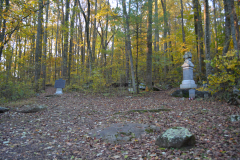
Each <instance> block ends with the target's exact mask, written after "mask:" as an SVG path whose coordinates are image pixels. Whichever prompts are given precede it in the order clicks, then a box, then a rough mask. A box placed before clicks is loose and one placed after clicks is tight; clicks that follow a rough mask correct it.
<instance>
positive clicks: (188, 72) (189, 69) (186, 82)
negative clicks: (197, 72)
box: [180, 52, 197, 89]
mask: <svg viewBox="0 0 240 160" xmlns="http://www.w3.org/2000/svg"><path fill="white" fill-rule="evenodd" d="M183 58H184V59H185V61H184V64H183V65H182V68H183V81H182V84H181V85H180V88H181V89H191V88H197V85H196V84H195V81H194V80H193V67H194V65H193V63H192V54H191V52H185V54H184V56H183Z"/></svg>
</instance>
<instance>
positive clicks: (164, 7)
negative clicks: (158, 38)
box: [161, 0, 168, 75]
mask: <svg viewBox="0 0 240 160" xmlns="http://www.w3.org/2000/svg"><path fill="white" fill-rule="evenodd" d="M161 3H162V8H163V19H164V31H163V38H164V41H165V42H164V48H163V50H164V63H165V66H164V75H166V74H167V64H166V61H167V60H166V59H167V42H166V39H167V31H168V28H167V25H168V24H167V10H166V0H161Z"/></svg>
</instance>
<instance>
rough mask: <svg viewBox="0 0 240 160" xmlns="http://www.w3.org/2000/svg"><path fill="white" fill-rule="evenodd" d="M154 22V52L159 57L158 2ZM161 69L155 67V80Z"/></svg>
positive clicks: (156, 0)
mask: <svg viewBox="0 0 240 160" xmlns="http://www.w3.org/2000/svg"><path fill="white" fill-rule="evenodd" d="M154 22H155V41H154V51H155V55H156V57H158V54H159V20H158V0H155V14H154ZM155 61H156V62H159V58H156V60H155ZM158 71H159V67H158V65H155V66H154V74H155V76H154V77H155V80H156V79H157V77H158V75H159V73H158Z"/></svg>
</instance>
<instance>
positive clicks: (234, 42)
mask: <svg viewBox="0 0 240 160" xmlns="http://www.w3.org/2000/svg"><path fill="white" fill-rule="evenodd" d="M231 1H232V0H227V1H226V2H227V6H228V10H229V13H230V26H231V32H232V39H233V46H234V50H236V51H237V53H236V55H237V56H238V44H237V38H236V32H235V26H234V18H233V11H234V10H232V6H231ZM233 3H234V2H233Z"/></svg>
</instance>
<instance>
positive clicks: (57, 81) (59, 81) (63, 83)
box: [54, 78, 66, 88]
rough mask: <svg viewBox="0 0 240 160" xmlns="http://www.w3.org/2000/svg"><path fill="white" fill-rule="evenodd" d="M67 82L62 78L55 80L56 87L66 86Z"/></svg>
mask: <svg viewBox="0 0 240 160" xmlns="http://www.w3.org/2000/svg"><path fill="white" fill-rule="evenodd" d="M65 83H66V81H65V80H63V79H61V78H60V79H59V80H56V81H55V85H54V88H64V87H65Z"/></svg>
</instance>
